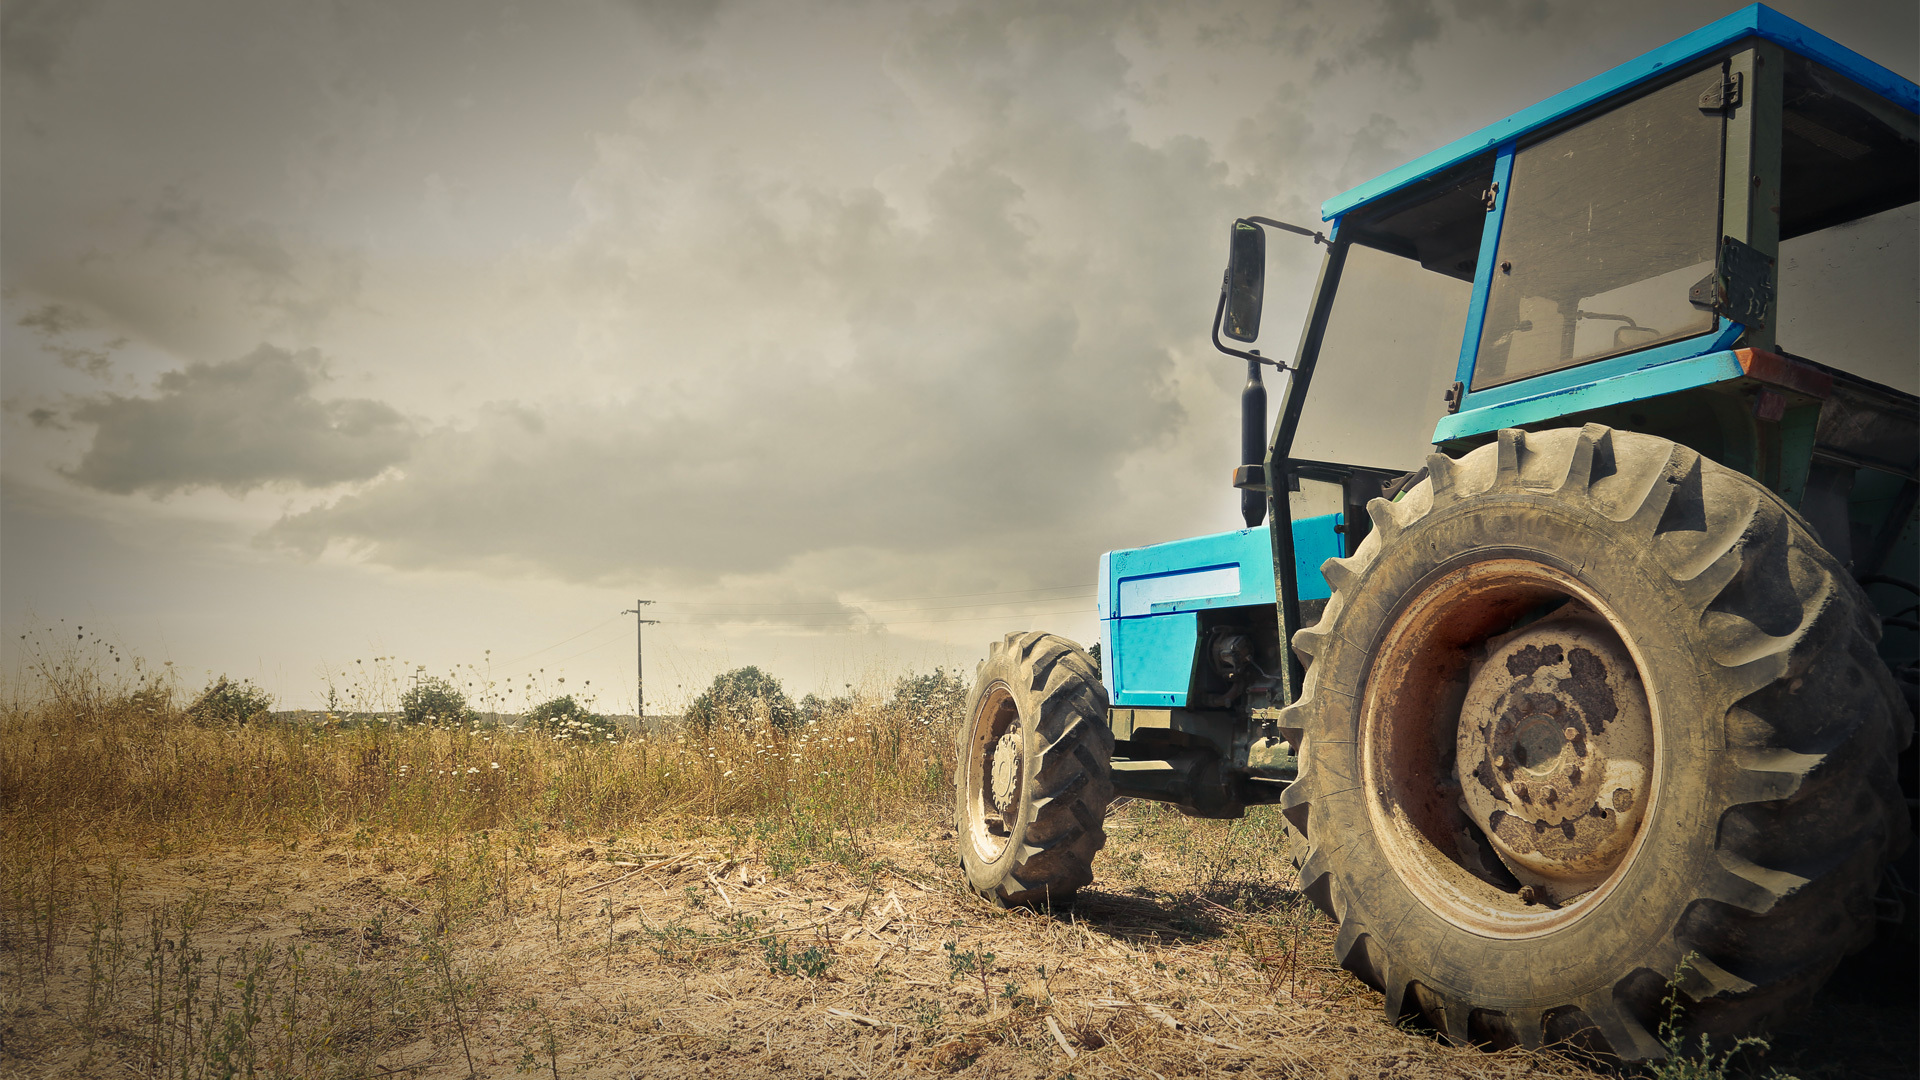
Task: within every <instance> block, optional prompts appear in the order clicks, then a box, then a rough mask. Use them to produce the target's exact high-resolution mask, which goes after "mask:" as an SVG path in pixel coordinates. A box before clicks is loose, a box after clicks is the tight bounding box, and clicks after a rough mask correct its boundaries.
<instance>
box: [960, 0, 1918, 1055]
mask: <svg viewBox="0 0 1920 1080" xmlns="http://www.w3.org/2000/svg"><path fill="white" fill-rule="evenodd" d="M1915 113H1916V91H1915V86H1914V84H1913V83H1912V82H1910V81H1908V80H1907V79H1905V78H1902V77H1900V76H1898V75H1895V74H1893V73H1892V72H1890V71H1888V70H1887V69H1885V68H1883V67H1881V66H1880V65H1878V64H1876V63H1874V62H1872V61H1870V60H1867V59H1865V58H1864V57H1862V56H1860V55H1858V54H1857V53H1854V52H1853V51H1851V50H1849V49H1847V48H1844V47H1842V46H1840V45H1838V44H1836V43H1834V42H1833V41H1831V40H1828V39H1827V38H1825V37H1822V36H1821V35H1819V34H1817V33H1815V32H1813V31H1811V30H1809V29H1807V28H1806V27H1804V26H1801V25H1799V24H1798V23H1795V22H1793V21H1792V20H1790V19H1787V18H1785V17H1783V16H1781V15H1779V14H1778V13H1776V12H1774V11H1771V10H1769V9H1767V8H1765V7H1761V6H1754V7H1749V8H1746V9H1744V10H1742V11H1739V12H1736V13H1735V14H1733V15H1730V16H1728V17H1727V18H1724V19H1722V20H1720V21H1718V22H1715V23H1713V24H1711V25H1709V26H1706V27H1704V28H1702V29H1700V30H1697V31H1695V32H1693V33H1690V34H1688V35H1686V36H1684V37H1682V38H1680V39H1678V40H1676V41H1674V42H1672V43H1670V44H1668V45H1665V46H1663V47H1661V48H1658V49H1655V50H1654V51H1653V52H1650V53H1648V54H1646V55H1645V56H1642V57H1640V58H1639V59H1637V60H1634V61H1632V62H1630V63H1627V64H1624V65H1622V66H1620V67H1618V68H1615V69H1613V70H1611V71H1608V72H1606V73H1604V74H1602V75H1599V76H1596V77H1594V78H1592V79H1589V80H1588V81H1586V82H1584V83H1581V84H1580V85H1578V86H1575V87H1573V88H1572V89H1569V90H1567V91H1565V92H1563V93H1560V94H1557V95H1555V96H1553V97H1551V98H1549V99H1547V100H1546V101H1543V102H1541V103H1539V104H1538V105H1535V106H1533V107H1531V108H1528V109H1525V110H1523V111H1521V112H1519V113H1517V114H1515V115H1513V116H1510V117H1508V118H1506V119H1504V120H1501V121H1499V122H1498V123H1495V124H1492V125H1490V126H1488V127H1486V128H1484V129H1482V130H1480V131H1478V132H1475V133H1474V134H1472V135H1469V136H1467V137H1466V138H1463V139H1460V140H1459V141H1457V142H1454V143H1451V144H1449V145H1447V146H1444V147H1441V148H1440V149H1438V150H1435V151H1433V152H1432V153H1430V154H1427V155H1426V156H1424V157H1421V158H1419V159H1418V160H1415V161H1413V162H1411V163H1409V164H1407V165H1405V166H1403V167H1401V168H1398V169H1395V170H1393V171H1392V172H1389V173H1387V174H1385V175H1383V176H1380V177H1378V178H1377V179H1375V180H1372V181H1370V182H1368V183H1366V184H1363V185H1361V186H1360V187H1358V188H1355V189H1353V190H1352V191H1349V192H1347V193H1345V194H1343V195H1339V196H1336V197H1335V198H1333V199H1331V200H1329V201H1327V202H1326V203H1325V204H1324V206H1323V208H1322V217H1323V218H1324V219H1325V222H1326V225H1325V226H1324V229H1323V230H1314V229H1308V228H1303V227H1299V226H1295V225H1289V224H1286V223H1283V222H1278V221H1273V220H1270V219H1266V218H1259V217H1248V218H1243V219H1241V220H1239V221H1236V222H1234V223H1233V229H1232V234H1231V244H1230V257H1229V263H1228V269H1227V273H1226V277H1225V280H1224V282H1223V284H1222V289H1221V297H1220V304H1219V307H1218V308H1217V310H1216V312H1215V316H1214V331H1213V334H1214V343H1215V344H1216V345H1217V346H1219V347H1220V349H1221V350H1222V351H1223V352H1226V353H1230V354H1231V355H1233V356H1235V357H1238V358H1240V359H1242V360H1244V361H1245V362H1246V364H1247V371H1248V376H1249V379H1248V384H1247V389H1246V391H1245V392H1244V394H1243V401H1242V407H1243V416H1242V439H1243V447H1244V449H1243V454H1242V457H1241V462H1242V463H1241V465H1240V466H1239V468H1238V469H1236V470H1235V472H1234V486H1235V487H1237V488H1239V489H1240V491H1241V493H1242V495H1241V498H1242V509H1243V512H1244V515H1245V518H1246V523H1247V528H1245V529H1243V530H1240V531H1237V532H1230V533H1224V534H1220V535H1215V536H1201V537H1195V538H1191V539H1183V540H1175V541H1172V542H1170V543H1164V544H1157V545H1154V546H1151V547H1145V548H1138V549H1133V550H1126V551H1114V552H1110V553H1108V554H1107V555H1105V556H1103V557H1102V558H1101V561H1100V586H1099V614H1100V626H1101V631H1100V633H1101V642H1100V644H1101V650H1102V651H1101V653H1100V659H1099V661H1098V662H1096V660H1095V659H1094V657H1093V656H1091V655H1089V653H1087V652H1085V651H1083V650H1082V649H1081V648H1080V647H1079V646H1078V645H1076V644H1074V643H1072V642H1070V641H1067V640H1066V639H1064V638H1061V637H1057V636H1054V635H1050V634H1043V633H1024V634H1013V635H1009V636H1008V637H1007V638H1006V639H1005V640H1004V641H1002V642H997V643H995V644H994V645H993V647H992V650H991V654H990V655H989V657H988V658H987V659H986V661H984V662H983V663H982V665H981V667H980V670H979V675H978V680H977V684H976V686H975V687H974V689H973V692H972V696H971V699H970V702H969V705H968V710H967V714H966V716H967V722H966V723H965V724H964V725H963V727H962V729H961V731H960V733H959V735H958V742H957V747H956V749H957V752H958V754H957V756H958V766H957V773H956V782H955V788H956V794H955V799H956V818H957V830H956V831H957V835H958V843H959V848H960V854H961V862H962V864H963V866H964V868H965V873H966V876H967V880H968V882H969V884H970V886H971V887H972V888H973V889H974V890H975V891H977V892H978V893H979V894H980V895H982V896H984V897H987V898H988V899H991V900H993V901H995V902H998V903H1003V904H1046V903H1050V902H1059V901H1062V900H1064V899H1066V898H1068V897H1070V896H1072V895H1073V894H1074V892H1075V891H1076V890H1078V889H1080V888H1081V887H1083V886H1085V885H1087V884H1089V883H1090V882H1091V881H1092V880H1093V859H1094V856H1095V854H1096V852H1098V851H1099V849H1100V847H1101V846H1102V845H1103V844H1104V842H1105V832H1104V828H1103V822H1104V820H1105V812H1106V810H1107V807H1108V803H1109V801H1110V800H1111V799H1113V798H1115V797H1117V796H1129V797H1133V798H1137V799H1153V800H1159V801H1162V802H1166V803H1170V804H1172V805H1174V806H1177V807H1179V808H1180V809H1181V810H1183V811H1185V812H1187V813H1189V814H1194V815H1199V816H1203V817H1234V816H1238V815H1240V814H1242V813H1244V812H1245V809H1246V808H1247V807H1249V806H1255V805H1260V804H1278V805H1279V806H1280V808H1281V810H1282V812H1283V813H1284V815H1285V817H1286V820H1287V822H1288V823H1289V826H1290V828H1291V830H1292V832H1293V833H1294V838H1293V841H1292V850H1293V854H1294V857H1295V860H1296V862H1297V865H1298V867H1299V874H1300V887H1301V890H1302V891H1303V892H1304V893H1305V894H1306V895H1307V896H1309V897H1311V898H1312V899H1313V901H1314V902H1315V903H1316V904H1317V905H1318V906H1319V907H1320V908H1321V909H1322V910H1323V911H1325V912H1326V914H1327V915H1328V916H1330V917H1331V918H1333V919H1334V920H1335V921H1337V923H1338V924H1339V935H1338V945H1337V952H1338V955H1339V958H1340V961H1341V963H1342V964H1343V965H1344V966H1345V967H1346V968H1347V969H1348V970H1349V971H1351V972H1352V973H1353V974H1355V975H1356V976H1358V977H1359V978H1361V979H1363V980H1365V981H1366V982H1367V983H1369V984H1371V985H1372V986H1373V987H1375V988H1376V989H1377V990H1378V991H1379V992H1380V993H1381V994H1382V995H1383V997H1384V999H1385V1007H1386V1012H1387V1015H1388V1018H1389V1019H1392V1020H1399V1019H1402V1018H1407V1017H1421V1018H1424V1020H1425V1022H1427V1023H1428V1024H1430V1025H1431V1026H1432V1027H1433V1028H1434V1029H1436V1030H1437V1031H1439V1032H1440V1033H1441V1034H1442V1035H1444V1036H1445V1037H1446V1038H1448V1039H1450V1040H1454V1041H1458V1042H1471V1043H1478V1044H1487V1045H1493V1046H1522V1047H1529V1048H1531V1047H1538V1046H1540V1045H1542V1044H1543V1043H1548V1042H1554V1041H1557V1040H1570V1041H1573V1042H1576V1043H1582V1044H1585V1045H1587V1046H1590V1047H1593V1048H1595V1049H1596V1050H1599V1051H1602V1052H1607V1053H1611V1054H1613V1055H1616V1056H1618V1057H1619V1058H1622V1059H1626V1060H1645V1059H1653V1058H1658V1057H1661V1056H1662V1055H1663V1054H1664V1053H1665V1047H1664V1045H1663V1044H1662V1042H1661V1041H1660V1040H1659V1039H1658V1038H1656V1034H1655V1033H1656V1032H1657V1031H1658V1019H1659V1018H1660V1017H1662V1016H1664V1015H1665V1013H1664V1012H1663V1011H1662V1006H1661V1001H1662V998H1663V996H1664V995H1665V994H1666V993H1667V986H1668V985H1669V982H1670V981H1672V982H1673V984H1674V985H1676V986H1677V987H1678V988H1679V990H1680V991H1681V993H1682V994H1683V995H1684V999H1685V1001H1686V1004H1687V1012H1688V1015H1689V1017H1690V1023H1691V1024H1692V1025H1693V1027H1694V1028H1695V1030H1697V1031H1701V1032H1723V1031H1726V1032H1746V1031H1751V1030H1755V1029H1756V1028H1758V1027H1760V1026H1762V1025H1764V1024H1765V1023H1767V1022H1768V1020H1769V1019H1770V1018H1773V1017H1775V1016H1777V1015H1778V1014H1779V1013H1780V1012H1781V1011H1782V1010H1783V1009H1785V1008H1788V1007H1791V1006H1792V1005H1793V1004H1794V1003H1795V1002H1796V1001H1798V1000H1801V999H1803V998H1804V997H1805V996H1806V995H1809V994H1811V992H1812V991H1813V990H1814V989H1815V988H1817V987H1818V986H1819V985H1820V984H1821V983H1822V982H1823V981H1824V980H1825V979H1826V977H1827V976H1828V975H1829V974H1830V973H1831V972H1832V970H1833V969H1834V967H1835V965H1836V964H1837V963H1838V961H1839V960H1840V958H1841V957H1842V956H1843V954H1845V953H1847V952H1849V951H1851V950H1855V949H1858V948H1860V947H1862V946H1863V945H1864V944H1865V943H1867V942H1868V941H1869V940H1871V938H1872V937H1873V935H1874V934H1875V932H1876V924H1879V923H1884V922H1887V921H1889V920H1891V921H1894V922H1898V921H1899V920H1900V918H1901V916H1900V910H1901V908H1902V906H1903V905H1905V906H1906V907H1907V908H1908V910H1910V909H1911V906H1912V905H1911V902H1912V899H1913V892H1912V875H1911V872H1910V871H1908V870H1905V869H1904V868H1906V867H1908V866H1909V865H1910V856H1909V855H1905V854H1904V853H1908V852H1909V851H1910V843H1909V838H1910V836H1911V834H1912V831H1913V822H1912V820H1911V817H1912V812H1913V807H1914V805H1915V803H1914V795H1915V784H1914V767H1913V762H1914V759H1913V754H1914V751H1913V748H1912V743H1913V733H1914V699H1915V684H1916V659H1915V656H1916V643H1917V642H1920V636H1917V635H1916V624H1915V617H1914V613H1915V600H1916V597H1915V592H1916V586H1915V581H1916V578H1920V572H1917V567H1916V564H1917V563H1920V554H1917V553H1916V536H1915V534H1916V527H1917V526H1916V522H1917V518H1916V512H1915V493H1916V488H1917V487H1920V472H1917V471H1916V466H1917V465H1920V462H1917V461H1916V457H1917V456H1920V422H1917V417H1920V408H1917V405H1920V402H1917V399H1916V396H1915V391H1916V389H1917V386H1916V384H1917V383H1920V346H1917V345H1916V338H1917V336H1920V335H1917V334H1916V303H1917V302H1920V285H1917V284H1916V269H1915V268H1916V262H1920V256H1916V250H1915V240H1916V236H1920V222H1917V221H1916V213H1915V210H1916V199H1917V198H1920V141H1917V137H1916V120H1915ZM1268 230H1279V231H1280V233H1281V234H1284V242H1287V243H1297V244H1314V245H1323V246H1324V249H1325V251H1324V256H1323V261H1322V263H1321V270H1320V276H1319V283H1318V286H1317V289H1316V291H1315V293H1314V296H1313V300H1312V304H1311V308H1310V312H1309V315H1308V317H1307V321H1306V326H1305V329H1304V331H1303V333H1302V334H1301V336H1300V340H1299V345H1298V348H1297V349H1296V350H1295V351H1294V353H1293V356H1292V359H1291V360H1287V361H1281V360H1277V359H1274V358H1270V357H1268V356H1265V355H1263V354H1262V353H1261V352H1260V351H1259V349H1258V348H1256V347H1254V346H1256V345H1257V343H1258V341H1259V340H1260V331H1261V322H1260V307H1261V296H1262V287H1263V279H1264V266H1265V243H1266V238H1267V233H1268ZM1222 334H1224V335H1225V336H1226V338H1227V339H1229V340H1230V341H1231V342H1233V343H1235V344H1227V343H1225V342H1222V340H1221V335H1222ZM1262 367H1272V368H1275V369H1277V371H1278V373H1279V374H1278V375H1277V376H1276V377H1277V379H1278V380H1279V386H1280V391H1279V392H1280V394H1281V395H1282V402H1283V404H1282V407H1281V409H1280V411H1279V420H1278V422H1277V424H1276V429H1275V430H1274V432H1273V434H1272V439H1271V440H1270V441H1269V440H1268V439H1267V437H1266V432H1265V427H1266V422H1265V421H1266V402H1265V390H1264V387H1263V384H1262V380H1261V370H1260V369H1261V368H1262ZM1268 519H1271V522H1272V524H1271V525H1264V524H1263V522H1265V521H1267V520H1268ZM1909 925H1910V921H1909Z"/></svg>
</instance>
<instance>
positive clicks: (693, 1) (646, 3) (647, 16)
mask: <svg viewBox="0 0 1920 1080" xmlns="http://www.w3.org/2000/svg"><path fill="white" fill-rule="evenodd" d="M621 3H622V6H623V7H625V8H627V9H628V10H630V11H632V12H633V13H634V14H635V15H636V16H638V17H639V19H640V24H641V25H642V26H643V27H645V28H646V29H647V30H649V31H652V32H653V33H656V34H659V35H660V36H662V37H664V38H665V39H666V40H668V41H669V42H672V43H673V44H675V45H680V46H685V45H689V44H693V43H696V42H698V41H699V40H700V39H701V38H702V37H704V36H705V34H706V32H707V31H708V30H709V29H711V28H712V26H713V22H714V20H715V19H716V18H717V17H718V16H719V14H720V8H721V0H621Z"/></svg>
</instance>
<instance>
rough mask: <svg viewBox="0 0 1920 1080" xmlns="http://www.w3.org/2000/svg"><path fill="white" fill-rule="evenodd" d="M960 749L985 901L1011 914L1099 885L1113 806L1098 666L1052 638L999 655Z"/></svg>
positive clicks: (958, 774)
mask: <svg viewBox="0 0 1920 1080" xmlns="http://www.w3.org/2000/svg"><path fill="white" fill-rule="evenodd" d="M966 717H967V719H966V722H965V723H964V724H963V725H962V726H961V728H960V732H959V735H958V739H957V744H956V746H955V751H956V754H955V759H956V762H957V764H956V766H955V776H954V799H955V806H954V831H955V833H956V834H957V836H958V837H959V842H960V862H961V865H962V867H963V868H964V869H965V871H966V876H967V884H968V886H969V887H971V888H972V889H973V891H974V892H976V893H978V894H980V895H981V896H983V897H985V898H986V899H988V900H991V901H993V902H994V903H996V904H999V905H1001V906H1009V905H1031V906H1045V905H1048V904H1054V903H1062V902H1064V901H1066V900H1068V899H1070V898H1071V897H1072V896H1073V894H1074V892H1076V891H1077V890H1078V889H1079V888H1080V887H1081V886H1083V885H1086V884H1088V883H1089V882H1091V881H1092V880H1093V857H1094V855H1095V854H1097V853H1098V852H1099V850H1100V849H1101V848H1102V847H1104V846H1105V845H1106V842H1107V832H1106V810H1107V803H1108V802H1110V801H1111V800H1112V798H1113V773H1112V770H1113V732H1112V731H1111V730H1109V729H1108V727H1107V691H1106V688H1105V687H1104V686H1102V685H1101V684H1100V676H1099V674H1098V673H1097V672H1096V671H1095V669H1094V666H1093V658H1092V657H1090V656H1088V655H1087V654H1086V653H1085V652H1084V651H1082V650H1081V648H1080V647H1079V646H1078V645H1075V644H1074V643H1073V642H1071V641H1068V640H1067V639H1066V638H1063V637H1057V636H1055V635H1053V634H1040V633H1024V634H1008V635H1007V637H1006V640H1004V641H997V642H995V643H994V644H993V648H992V650H991V652H990V653H989V654H988V656H987V659H986V660H985V661H983V662H982V663H981V665H980V672H979V676H978V678H976V680H975V681H974V686H973V692H972V694H971V695H969V696H968V699H967V709H966Z"/></svg>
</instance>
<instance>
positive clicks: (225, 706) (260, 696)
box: [187, 675, 273, 726]
mask: <svg viewBox="0 0 1920 1080" xmlns="http://www.w3.org/2000/svg"><path fill="white" fill-rule="evenodd" d="M271 708H273V695H272V694H269V693H267V692H266V691H265V690H262V689H260V688H259V687H257V686H255V685H253V683H252V682H251V681H250V680H247V679H242V680H240V681H239V682H237V683H235V682H228V681H227V677H226V676H225V675H222V676H220V678H219V679H217V680H215V682H214V683H213V685H211V686H209V687H207V689H206V692H205V693H203V694H201V695H200V700H198V701H196V702H194V703H193V704H192V705H190V706H188V707H187V716H188V717H190V718H192V719H193V720H194V721H195V722H197V723H201V724H208V725H221V726H232V725H235V724H244V723H246V722H247V721H249V720H252V719H253V718H254V717H256V716H260V715H263V714H264V713H266V711H267V710H269V709H271Z"/></svg>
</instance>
